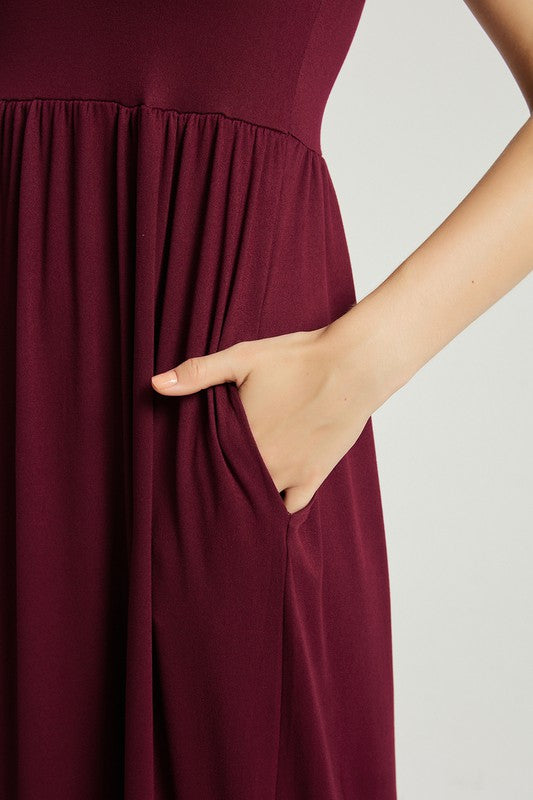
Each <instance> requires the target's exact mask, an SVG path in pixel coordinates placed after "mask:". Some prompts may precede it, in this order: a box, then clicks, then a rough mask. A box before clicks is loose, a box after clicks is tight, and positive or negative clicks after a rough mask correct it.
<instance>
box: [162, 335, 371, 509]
mask: <svg viewBox="0 0 533 800" xmlns="http://www.w3.org/2000/svg"><path fill="white" fill-rule="evenodd" d="M325 331H326V328H319V329H317V330H313V331H297V332H295V333H288V334H282V335H281V336H273V337H268V338H264V339H257V340H252V341H242V342H238V343H237V344H235V345H232V346H231V347H228V348H226V349H224V350H220V351H218V352H216V353H210V354H209V355H204V356H196V357H192V358H189V359H187V360H186V361H183V362H182V363H181V364H179V365H178V366H177V367H175V368H174V369H171V370H169V371H168V372H166V373H161V374H159V375H157V376H154V377H153V378H152V386H153V388H154V389H156V391H158V392H160V393H161V394H166V395H177V396H179V395H184V394H191V393H192V392H196V391H199V390H200V389H204V388H207V387H208V386H214V385H216V384H219V383H224V382H227V381H231V382H234V383H235V384H236V386H237V388H238V390H239V396H240V399H241V402H242V405H243V408H244V410H245V412H246V417H247V420H248V424H249V427H250V429H251V431H252V433H253V437H254V439H255V442H256V444H257V447H258V450H259V452H260V454H261V456H262V458H263V461H264V463H265V465H266V467H267V469H268V471H269V473H270V476H271V478H272V481H273V483H274V484H275V486H276V488H277V490H278V492H280V493H283V500H284V503H285V506H286V508H287V511H288V512H289V513H295V512H297V511H298V510H299V509H302V508H303V507H304V506H306V505H307V503H308V502H309V501H310V500H311V498H312V497H313V495H314V494H315V493H316V491H317V489H318V488H319V486H320V485H321V484H322V483H323V481H324V480H325V479H326V477H327V476H328V475H329V474H330V472H331V471H332V470H333V468H334V467H335V465H336V464H337V463H338V462H339V461H340V459H341V458H342V457H343V456H344V455H345V454H346V453H347V452H348V450H349V449H350V448H351V447H352V446H353V444H354V443H355V441H356V440H357V439H358V438H359V435H360V433H361V432H362V430H363V428H364V426H365V424H366V422H367V420H368V418H369V416H370V412H371V406H370V404H369V403H368V402H365V400H364V398H365V397H366V395H367V392H365V391H364V390H362V391H360V392H358V391H356V390H354V389H353V387H354V386H356V381H355V380H354V375H353V374H351V373H350V375H349V376H348V375H347V373H346V371H345V368H344V366H343V364H342V363H341V361H340V360H337V359H336V358H335V357H334V354H333V352H332V351H331V348H330V346H329V343H327V337H324V336H323V333H324V332H325ZM348 386H350V387H352V389H351V390H348Z"/></svg>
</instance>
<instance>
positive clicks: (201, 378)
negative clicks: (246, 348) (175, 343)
mask: <svg viewBox="0 0 533 800" xmlns="http://www.w3.org/2000/svg"><path fill="white" fill-rule="evenodd" d="M238 365H239V348H238V346H237V345H232V346H231V347H227V348H226V349H225V350H219V351H218V352H216V353H210V354H209V355H205V356H194V357H192V358H188V359H187V360H186V361H182V363H181V364H178V366H177V367H174V368H173V369H170V370H168V371H167V372H160V373H158V374H157V375H154V376H153V377H152V386H153V388H154V389H155V390H156V391H157V392H159V394H165V395H184V394H191V393H193V392H197V391H199V390H200V389H206V388H207V387H208V386H215V385H216V384H218V383H225V382H226V381H236V380H237V379H238V375H237V371H239V374H240V372H241V370H239V369H238Z"/></svg>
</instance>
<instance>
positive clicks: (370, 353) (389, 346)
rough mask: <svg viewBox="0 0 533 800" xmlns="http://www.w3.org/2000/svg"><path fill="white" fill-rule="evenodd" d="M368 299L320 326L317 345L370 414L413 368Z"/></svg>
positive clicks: (400, 384)
mask: <svg viewBox="0 0 533 800" xmlns="http://www.w3.org/2000/svg"><path fill="white" fill-rule="evenodd" d="M369 298H370V295H368V296H367V297H366V298H364V299H363V300H361V301H360V302H359V303H357V304H356V305H355V306H353V307H352V308H351V309H350V310H349V311H348V312H347V313H346V314H343V315H342V316H341V317H339V318H338V319H336V320H334V321H333V322H332V323H330V324H329V325H327V326H325V327H324V328H321V329H320V332H319V335H318V337H317V345H318V346H319V347H323V348H325V351H326V353H327V357H328V358H329V359H331V362H332V364H334V365H335V368H336V369H338V370H340V371H341V373H342V376H343V382H344V383H345V385H346V386H347V387H348V388H349V390H350V391H352V392H353V394H354V395H356V396H357V397H358V398H359V399H363V402H365V404H366V406H367V408H368V412H369V414H372V413H374V411H376V410H377V409H378V408H379V407H380V406H381V405H383V403H384V402H385V401H386V400H387V399H388V398H389V397H390V396H391V395H393V394H394V393H395V392H396V391H398V389H400V388H401V387H402V386H404V385H405V384H406V383H407V382H408V380H409V379H410V378H411V377H412V375H413V374H414V373H415V372H416V368H415V367H414V366H413V365H412V364H411V363H410V359H409V357H408V354H407V353H405V351H404V350H403V349H402V347H401V342H400V339H399V337H398V336H395V335H393V331H391V330H390V326H388V325H387V320H388V319H389V318H388V317H387V315H386V314H385V313H384V312H383V310H381V312H380V313H377V312H374V309H372V308H371V304H370V302H369Z"/></svg>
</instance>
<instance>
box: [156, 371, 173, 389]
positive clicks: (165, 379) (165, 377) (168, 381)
mask: <svg viewBox="0 0 533 800" xmlns="http://www.w3.org/2000/svg"><path fill="white" fill-rule="evenodd" d="M177 382H178V379H177V377H176V373H175V371H174V370H173V369H171V370H169V371H168V372H161V373H160V374H159V375H154V376H153V378H152V383H155V385H156V387H157V388H158V389H166V388H168V387H169V386H173V385H174V384H175V383H177Z"/></svg>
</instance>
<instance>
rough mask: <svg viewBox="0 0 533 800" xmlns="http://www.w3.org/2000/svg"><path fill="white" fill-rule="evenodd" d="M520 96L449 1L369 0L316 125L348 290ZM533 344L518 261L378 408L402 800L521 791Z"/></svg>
mask: <svg viewBox="0 0 533 800" xmlns="http://www.w3.org/2000/svg"><path fill="white" fill-rule="evenodd" d="M528 113H529V112H528V109H527V105H526V103H525V101H524V99H523V97H522V95H521V93H520V91H519V89H518V87H517V85H516V83H515V81H514V79H513V77H512V75H511V73H510V72H509V70H508V68H507V66H506V64H505V62H504V60H503V58H502V57H501V55H500V54H499V52H498V51H497V49H496V48H495V46H494V45H493V44H492V42H491V41H490V39H489V38H488V36H487V34H486V33H485V31H484V30H483V29H482V28H481V26H480V25H479V23H478V22H477V20H476V19H475V17H474V16H473V14H472V13H471V11H470V10H469V8H468V7H467V6H466V5H465V4H464V2H462V0H432V2H431V3H427V2H424V0H405V2H402V3H398V2H395V0H367V2H366V5H365V8H364V10H363V15H362V17H361V20H360V23H359V28H358V30H357V32H356V35H355V38H354V40H353V42H352V45H351V48H350V51H349V53H348V56H347V58H346V60H345V62H344V64H343V66H342V68H341V71H340V73H339V75H338V77H337V80H336V83H335V85H334V87H333V90H332V92H331V95H330V98H329V100H328V104H327V106H326V110H325V113H324V118H323V123H322V143H321V144H322V151H323V155H324V158H325V159H326V162H327V164H328V167H329V170H330V173H331V176H332V179H333V182H334V185H335V189H336V192H337V196H338V200H339V204H340V207H341V213H342V218H343V222H344V226H345V230H346V235H347V238H348V245H349V250H350V256H351V260H352V267H353V272H354V280H355V286H356V293H357V297H358V299H362V298H363V297H364V296H365V295H366V294H367V293H368V292H370V291H371V290H372V289H373V288H375V287H376V286H377V285H378V284H379V283H381V282H382V281H383V280H384V279H385V278H386V277H387V275H389V274H390V272H392V270H393V269H394V268H395V267H396V266H398V265H399V264H400V262H401V261H402V260H403V259H405V258H406V257H407V256H408V255H410V253H412V252H413V251H414V250H415V249H416V247H417V246H418V245H419V244H421V242H422V241H423V240H424V239H425V238H427V236H429V235H430V234H431V233H432V232H433V231H434V230H435V229H436V228H437V227H438V225H439V224H440V223H441V222H442V221H443V219H444V218H445V217H446V216H447V215H448V214H449V213H450V212H451V211H452V210H453V209H454V208H455V207H456V206H457V205H458V204H459V203H460V201H461V200H462V199H463V197H464V196H465V195H466V194H467V193H468V192H469V191H470V189H472V188H473V187H474V185H475V184H476V183H477V181H478V180H479V179H480V178H481V177H482V175H483V173H484V172H486V171H487V169H489V167H490V166H491V164H492V163H493V162H494V160H495V159H496V158H497V157H498V155H499V154H500V153H501V151H502V150H503V149H504V148H505V147H506V145H507V144H508V142H509V141H510V139H511V138H512V137H513V136H514V134H515V133H516V132H517V131H518V129H519V128H520V127H521V126H522V125H523V124H524V123H525V121H526V119H527V117H528ZM531 233H532V236H533V209H532V229H531ZM532 266H533V264H532ZM532 357H533V278H532V276H531V275H529V276H528V277H527V278H525V279H524V280H523V281H521V282H520V283H519V284H518V285H517V286H516V287H514V288H513V289H512V290H511V291H510V292H509V293H508V294H506V295H505V296H504V297H503V298H502V299H500V300H499V301H498V302H497V303H496V304H495V305H493V306H492V307H491V308H490V309H489V310H488V311H486V312H485V313H484V314H483V315H482V316H481V317H479V318H478V319H477V320H476V321H475V322H473V323H472V324H471V325H469V326H468V327H467V328H466V329H465V330H464V331H462V332H461V333H460V334H459V335H458V336H457V337H455V339H453V340H452V342H450V343H449V344H448V345H447V346H446V347H445V348H444V349H443V350H441V351H440V353H438V354H437V355H436V356H435V357H434V358H433V359H431V361H429V362H428V363H427V364H426V365H425V366H424V367H422V369H421V370H419V372H418V373H417V374H416V375H415V376H414V377H413V378H412V379H411V380H410V381H409V383H408V384H406V385H405V386H404V387H402V389H400V390H399V391H398V392H396V393H395V394H394V395H393V396H392V397H391V398H390V399H389V400H388V401H387V402H386V403H385V404H384V405H383V406H381V408H380V409H378V410H377V411H376V413H375V414H374V415H373V423H374V431H375V437H376V449H377V456H378V468H379V474H380V481H381V488H382V496H383V506H384V514H385V523H386V529H387V545H388V553H389V572H390V580H391V594H392V621H393V639H394V670H395V715H396V750H397V768H398V792H399V794H398V797H399V800H477V798H483V799H484V800H502V798H505V800H531V798H533V680H532V678H533V581H532V576H533V568H532V566H533V422H532V417H531V414H532V412H531V409H533V369H532V364H533V358H532Z"/></svg>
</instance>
